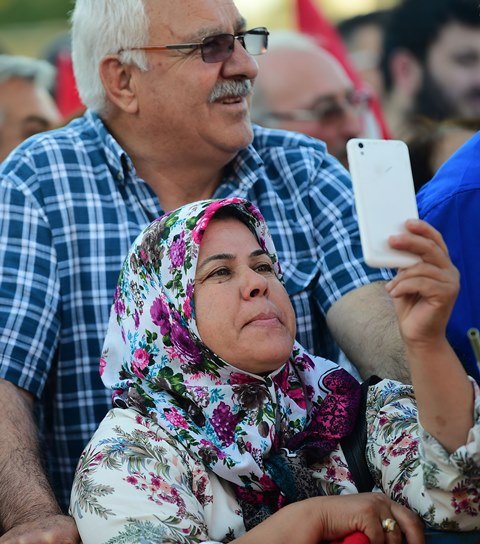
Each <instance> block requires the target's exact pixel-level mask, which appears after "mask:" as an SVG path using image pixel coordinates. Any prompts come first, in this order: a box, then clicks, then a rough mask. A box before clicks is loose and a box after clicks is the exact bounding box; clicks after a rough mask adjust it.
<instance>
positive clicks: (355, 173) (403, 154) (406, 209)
mask: <svg viewBox="0 0 480 544" xmlns="http://www.w3.org/2000/svg"><path fill="white" fill-rule="evenodd" d="M347 154H348V164H349V167H350V173H351V176H352V184H353V191H354V195H355V206H356V208H357V215H358V222H359V228H360V240H361V243H362V251H363V257H364V259H365V262H366V263H367V264H368V265H369V266H372V267H376V268H380V267H388V268H405V267H407V266H411V265H412V264H415V263H416V262H418V261H419V260H420V258H419V257H418V256H416V255H413V254H411V253H407V252H405V251H398V250H396V249H392V248H391V247H390V246H389V245H388V237H389V236H391V235H393V234H400V233H402V232H405V221H406V220H407V219H418V210H417V201H416V198H415V189H414V185H413V176H412V168H411V165H410V156H409V154H408V147H407V145H406V144H405V143H404V142H402V141H400V140H374V139H368V138H353V139H352V140H349V141H348V142H347Z"/></svg>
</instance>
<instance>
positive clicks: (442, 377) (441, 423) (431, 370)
mask: <svg viewBox="0 0 480 544" xmlns="http://www.w3.org/2000/svg"><path fill="white" fill-rule="evenodd" d="M407 229H408V231H409V232H408V233H407V234H402V235H400V236H394V237H391V239H390V244H391V246H392V247H394V248H396V249H401V250H405V251H410V252H411V253H415V254H416V255H419V256H420V257H421V259H422V260H421V261H420V262H419V263H418V264H416V265H414V266H411V267H409V268H406V269H403V270H400V271H399V272H398V274H397V276H396V277H395V278H394V279H393V280H392V281H391V282H389V283H388V284H387V286H386V289H387V291H388V292H389V294H390V296H391V297H392V298H393V301H394V304H395V309H396V312H397V316H398V321H399V324H400V330H401V334H402V337H403V340H404V342H405V346H406V354H407V359H408V361H409V365H410V372H411V376H412V383H413V387H414V390H415V397H416V400H417V404H418V413H419V420H420V422H421V424H422V426H423V427H424V429H425V430H426V431H427V432H428V433H430V434H431V435H432V436H433V437H435V438H436V439H437V440H438V441H439V442H440V443H441V444H442V445H443V447H444V448H445V449H446V450H447V451H449V452H453V451H455V450H456V449H457V448H458V447H459V446H461V445H464V444H465V443H466V441H467V435H468V432H469V430H470V429H471V427H472V426H473V403H474V393H473V387H472V384H471V383H470V381H469V379H468V377H467V375H466V373H465V370H464V369H463V367H462V365H461V363H460V361H459V360H458V358H457V356H456V355H455V353H454V351H453V349H452V348H451V347H450V345H449V344H448V342H447V340H446V337H445V330H446V326H447V322H448V318H449V316H450V313H451V311H452V308H453V305H454V303H455V298H456V295H457V293H458V289H459V275H458V271H457V270H456V268H455V267H454V266H453V264H452V262H451V261H450V258H449V256H448V250H447V247H446V245H445V243H444V242H443V239H442V237H441V235H440V233H439V232H438V231H436V230H435V229H434V228H433V227H431V226H430V225H428V224H427V223H425V222H424V221H418V220H411V221H408V222H407ZM452 392H454V394H453V393H452ZM459 399H461V402H459Z"/></svg>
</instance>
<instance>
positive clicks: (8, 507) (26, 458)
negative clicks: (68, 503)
mask: <svg viewBox="0 0 480 544" xmlns="http://www.w3.org/2000/svg"><path fill="white" fill-rule="evenodd" d="M0 398H1V399H2V416H1V417H0V436H1V437H2V438H1V440H0V535H1V534H2V531H3V536H1V537H0V543H1V544H14V543H15V544H18V543H19V542H22V543H23V544H44V543H45V544H46V543H56V542H62V543H63V544H73V543H76V542H79V536H78V532H77V529H76V526H75V523H74V521H73V519H72V518H71V517H69V516H64V515H62V512H61V509H60V507H59V506H58V504H57V501H56V500H55V497H54V495H53V491H52V490H51V488H50V485H49V483H48V481H47V477H46V475H45V472H44V470H43V467H42V463H41V458H40V452H39V446H38V439H37V434H38V433H37V427H36V424H35V421H34V418H33V407H34V401H33V397H32V395H30V394H29V393H27V392H26V391H24V390H22V389H20V388H18V387H16V386H15V385H12V384H11V383H9V382H7V381H5V380H2V379H0Z"/></svg>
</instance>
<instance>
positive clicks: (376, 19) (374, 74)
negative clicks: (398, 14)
mask: <svg viewBox="0 0 480 544" xmlns="http://www.w3.org/2000/svg"><path fill="white" fill-rule="evenodd" d="M389 13H390V11H389V10H377V11H371V12H369V13H364V14H362V15H356V16H355V17H349V18H348V19H344V20H343V21H340V23H339V24H338V26H337V29H338V31H339V32H340V35H341V37H342V39H343V42H344V44H345V45H346V47H347V49H348V53H349V57H350V60H351V61H352V64H353V66H354V68H355V70H356V71H357V73H358V75H359V76H360V78H361V80H362V81H363V82H364V83H366V84H367V85H369V86H370V87H371V88H372V90H373V91H374V92H375V93H376V95H377V96H378V97H379V98H381V97H382V96H383V92H384V85H383V76H382V72H381V70H380V59H381V57H382V50H383V32H384V28H385V25H386V23H387V20H388V16H389Z"/></svg>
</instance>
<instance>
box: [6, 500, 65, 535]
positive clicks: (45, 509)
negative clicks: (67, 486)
mask: <svg viewBox="0 0 480 544" xmlns="http://www.w3.org/2000/svg"><path fill="white" fill-rule="evenodd" d="M27 508H28V510H27ZM27 508H26V507H25V506H24V507H22V508H21V509H19V508H18V509H16V508H12V507H10V508H9V509H8V511H4V512H3V514H4V515H3V516H2V520H1V523H0V526H1V527H2V529H3V531H4V532H7V531H10V530H11V529H13V528H15V527H18V526H19V525H24V524H27V523H35V522H37V521H44V520H45V519H47V518H49V517H52V516H59V515H63V512H62V510H61V508H60V506H59V505H58V503H57V502H56V500H55V499H53V498H52V500H51V501H48V502H46V501H43V502H40V503H39V502H35V504H34V505H30V506H29V507H27Z"/></svg>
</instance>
